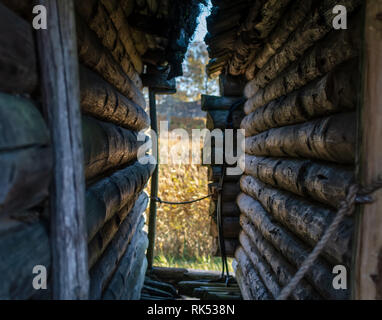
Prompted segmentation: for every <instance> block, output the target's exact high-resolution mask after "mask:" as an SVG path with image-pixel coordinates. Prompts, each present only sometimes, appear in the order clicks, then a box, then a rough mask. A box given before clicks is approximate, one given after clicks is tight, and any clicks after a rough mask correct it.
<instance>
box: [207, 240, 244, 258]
mask: <svg viewBox="0 0 382 320" xmlns="http://www.w3.org/2000/svg"><path fill="white" fill-rule="evenodd" d="M224 245H225V252H226V256H227V257H234V254H235V250H236V248H237V246H238V245H239V241H238V240H237V238H236V239H229V238H226V239H224ZM212 255H213V256H215V257H221V255H220V246H219V239H218V238H214V239H213V242H212Z"/></svg>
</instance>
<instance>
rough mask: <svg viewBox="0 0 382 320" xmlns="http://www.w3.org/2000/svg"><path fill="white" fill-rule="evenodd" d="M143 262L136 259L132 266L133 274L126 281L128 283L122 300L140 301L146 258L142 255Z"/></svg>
mask: <svg viewBox="0 0 382 320" xmlns="http://www.w3.org/2000/svg"><path fill="white" fill-rule="evenodd" d="M142 258H143V261H142V260H139V259H136V260H135V262H134V265H133V266H132V270H133V272H132V273H131V274H130V276H129V277H128V278H127V279H126V282H127V283H128V286H127V288H126V289H125V291H124V294H123V296H122V298H121V299H122V300H141V295H142V289H143V286H144V281H145V275H146V271H147V266H148V263H147V258H146V256H145V255H143V257H142Z"/></svg>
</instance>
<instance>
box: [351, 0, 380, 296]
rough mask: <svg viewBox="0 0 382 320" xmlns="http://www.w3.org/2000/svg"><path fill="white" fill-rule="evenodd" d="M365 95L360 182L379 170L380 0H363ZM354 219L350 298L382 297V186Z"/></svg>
mask: <svg viewBox="0 0 382 320" xmlns="http://www.w3.org/2000/svg"><path fill="white" fill-rule="evenodd" d="M365 10H366V11H365V46H364V65H363V67H364V83H363V87H364V92H363V94H364V96H363V102H362V105H361V112H360V116H361V121H360V126H359V127H360V145H359V162H358V165H359V167H358V174H359V182H360V183H362V184H364V185H368V184H370V183H371V182H372V181H373V180H375V179H377V177H378V175H381V174H382V157H381V137H382V95H381V92H382V0H367V1H365ZM374 199H375V201H374V202H373V203H371V204H367V205H364V206H362V207H361V209H360V212H359V215H357V221H356V232H357V235H356V248H355V251H356V255H355V261H354V269H353V270H354V272H353V273H354V274H353V281H352V286H353V288H352V289H353V290H352V291H353V298H355V299H382V232H381V230H382V209H381V208H382V190H380V191H378V192H376V193H375V195H374Z"/></svg>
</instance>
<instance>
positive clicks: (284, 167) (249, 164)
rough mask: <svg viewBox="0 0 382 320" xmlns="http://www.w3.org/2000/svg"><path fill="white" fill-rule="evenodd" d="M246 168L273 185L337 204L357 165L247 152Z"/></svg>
mask: <svg viewBox="0 0 382 320" xmlns="http://www.w3.org/2000/svg"><path fill="white" fill-rule="evenodd" d="M243 161H244V163H241V164H240V165H241V167H242V169H243V171H244V172H245V173H246V174H247V175H251V176H253V177H255V178H257V179H259V180H261V181H262V182H264V183H266V184H268V185H271V186H273V187H276V188H279V189H283V190H287V191H290V192H292V193H295V194H297V195H300V196H302V197H305V198H308V199H309V198H312V199H314V200H317V201H319V202H322V203H325V204H327V205H329V206H332V207H334V208H337V207H338V206H339V204H340V202H341V201H342V200H344V199H345V197H346V193H347V190H348V188H349V186H350V185H351V184H353V183H354V168H352V167H343V166H338V165H334V164H328V163H320V162H313V161H310V160H303V159H283V158H266V157H256V156H250V155H246V156H245V157H244V159H243Z"/></svg>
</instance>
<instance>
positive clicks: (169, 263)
mask: <svg viewBox="0 0 382 320" xmlns="http://www.w3.org/2000/svg"><path fill="white" fill-rule="evenodd" d="M154 264H155V266H157V267H172V268H188V269H196V270H208V271H221V270H222V262H221V258H220V257H211V256H203V257H174V256H171V255H167V256H166V255H158V256H156V257H155V259H154ZM228 267H229V271H230V273H233V269H232V258H229V259H228Z"/></svg>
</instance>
